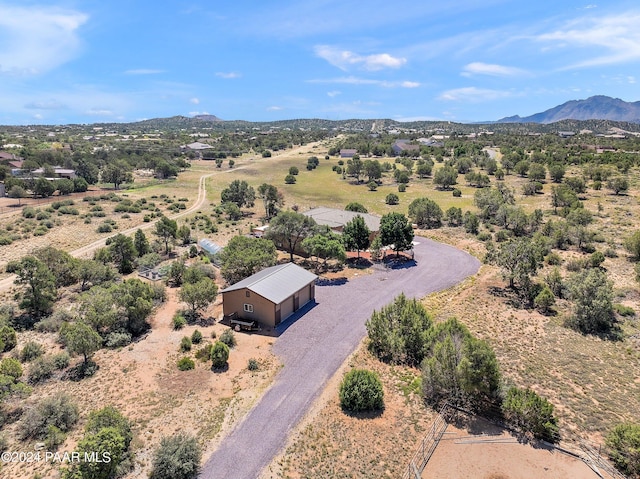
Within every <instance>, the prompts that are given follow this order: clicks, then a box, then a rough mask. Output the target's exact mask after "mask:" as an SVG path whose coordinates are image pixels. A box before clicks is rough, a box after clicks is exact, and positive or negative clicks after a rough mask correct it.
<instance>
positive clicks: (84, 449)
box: [67, 427, 127, 479]
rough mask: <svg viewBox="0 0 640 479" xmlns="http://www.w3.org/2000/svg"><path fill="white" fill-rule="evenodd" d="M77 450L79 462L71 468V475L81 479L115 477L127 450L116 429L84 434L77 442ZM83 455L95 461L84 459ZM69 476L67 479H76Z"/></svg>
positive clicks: (107, 478)
mask: <svg viewBox="0 0 640 479" xmlns="http://www.w3.org/2000/svg"><path fill="white" fill-rule="evenodd" d="M77 450H78V452H80V453H81V454H80V462H79V463H77V464H74V465H73V466H72V467H71V471H70V472H71V474H78V475H79V478H81V479H111V478H114V477H116V472H117V469H118V465H119V464H120V461H121V460H122V456H123V455H124V454H125V452H126V450H127V448H126V446H125V440H124V438H123V437H122V435H121V434H120V433H119V432H118V430H117V429H115V428H112V427H105V428H102V429H100V430H99V431H98V432H95V433H92V434H86V435H85V437H84V438H82V439H81V440H80V441H79V442H78V446H77ZM92 454H93V456H91V455H92ZM85 455H86V456H89V457H91V458H92V459H93V458H96V459H93V460H90V459H85ZM71 474H69V475H68V476H67V478H69V479H75V477H78V476H75V477H74V476H73V475H71Z"/></svg>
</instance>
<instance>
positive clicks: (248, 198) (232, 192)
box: [220, 180, 256, 208]
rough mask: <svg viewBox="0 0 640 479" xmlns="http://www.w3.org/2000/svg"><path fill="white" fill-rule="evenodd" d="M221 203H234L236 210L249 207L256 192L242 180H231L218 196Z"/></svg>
mask: <svg viewBox="0 0 640 479" xmlns="http://www.w3.org/2000/svg"><path fill="white" fill-rule="evenodd" d="M220 197H221V199H222V202H223V203H235V204H236V206H238V208H242V207H243V206H248V207H251V206H253V203H254V201H255V199H256V192H255V190H254V189H253V187H252V186H249V183H247V182H246V181H244V180H233V181H232V182H231V184H229V186H228V187H227V188H225V189H224V190H222V193H221V194H220Z"/></svg>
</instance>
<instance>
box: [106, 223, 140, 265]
mask: <svg viewBox="0 0 640 479" xmlns="http://www.w3.org/2000/svg"><path fill="white" fill-rule="evenodd" d="M107 245H108V247H109V254H110V256H111V259H112V261H113V262H114V263H115V264H116V266H117V267H118V273H120V274H129V273H131V272H132V271H133V264H134V261H135V259H136V256H137V255H138V254H137V251H136V247H135V246H134V244H133V240H132V239H131V238H130V237H128V236H125V235H123V234H122V233H118V234H117V235H115V236H113V237H112V238H109V241H107Z"/></svg>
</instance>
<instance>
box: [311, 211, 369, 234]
mask: <svg viewBox="0 0 640 479" xmlns="http://www.w3.org/2000/svg"><path fill="white" fill-rule="evenodd" d="M302 214H303V215H305V216H309V217H311V218H313V219H314V220H315V221H316V223H318V224H319V225H326V226H328V227H329V228H331V230H332V231H334V232H336V233H342V230H344V226H345V225H346V224H347V223H349V222H350V221H351V220H353V219H354V218H355V217H356V216H362V218H363V219H364V222H365V224H366V225H367V228H369V231H371V240H373V238H374V237H375V236H376V235H377V234H378V231H380V217H379V216H376V215H371V214H369V213H357V212H355V211H346V210H339V209H337V208H325V207H323V206H321V207H319V208H313V209H311V210H309V211H305V212H304V213H302Z"/></svg>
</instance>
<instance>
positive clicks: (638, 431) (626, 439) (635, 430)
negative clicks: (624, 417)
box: [606, 423, 640, 477]
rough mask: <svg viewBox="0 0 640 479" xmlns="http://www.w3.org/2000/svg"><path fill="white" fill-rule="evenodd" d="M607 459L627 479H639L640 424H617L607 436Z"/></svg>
mask: <svg viewBox="0 0 640 479" xmlns="http://www.w3.org/2000/svg"><path fill="white" fill-rule="evenodd" d="M606 444H607V447H608V448H609V457H610V458H611V460H612V461H613V463H614V464H615V466H616V468H617V469H618V470H619V471H621V472H622V473H623V474H627V475H628V476H629V477H640V424H634V423H624V424H618V425H617V426H616V427H614V428H613V429H612V430H611V432H610V433H609V434H607V438H606Z"/></svg>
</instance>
